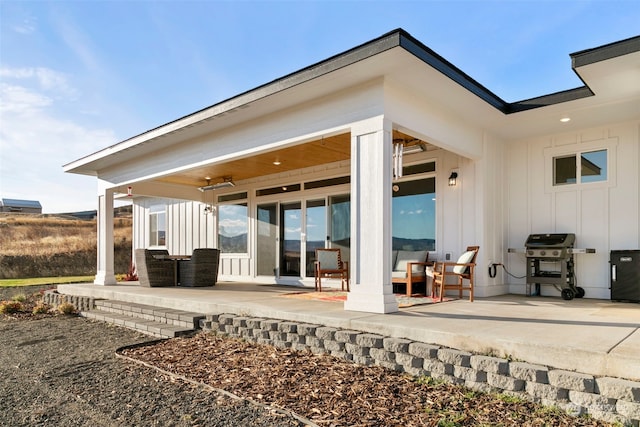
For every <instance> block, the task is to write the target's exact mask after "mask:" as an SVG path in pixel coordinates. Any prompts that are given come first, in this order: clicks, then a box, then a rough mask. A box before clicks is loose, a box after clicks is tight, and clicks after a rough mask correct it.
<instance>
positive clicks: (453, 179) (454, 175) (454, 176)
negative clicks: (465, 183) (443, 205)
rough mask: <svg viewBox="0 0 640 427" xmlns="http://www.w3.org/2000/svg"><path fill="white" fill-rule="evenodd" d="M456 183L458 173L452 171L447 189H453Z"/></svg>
mask: <svg viewBox="0 0 640 427" xmlns="http://www.w3.org/2000/svg"><path fill="white" fill-rule="evenodd" d="M457 183H458V172H456V171H453V172H451V175H449V187H455V186H456V184H457Z"/></svg>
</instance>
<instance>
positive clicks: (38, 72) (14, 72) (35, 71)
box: [0, 67, 78, 98]
mask: <svg viewBox="0 0 640 427" xmlns="http://www.w3.org/2000/svg"><path fill="white" fill-rule="evenodd" d="M0 77H2V79H3V80H5V81H6V80H8V79H11V80H17V81H21V82H22V84H27V85H29V82H30V81H31V82H35V83H37V87H38V89H41V90H44V91H46V92H51V93H52V94H54V95H61V96H65V97H69V98H74V97H76V96H77V95H78V91H77V90H76V89H75V88H73V87H72V86H71V85H70V84H69V81H68V77H67V75H66V74H64V73H61V72H58V71H55V70H51V69H49V68H44V67H32V68H6V67H3V68H0ZM25 80H26V81H27V82H26V83H25V82H24V81H25Z"/></svg>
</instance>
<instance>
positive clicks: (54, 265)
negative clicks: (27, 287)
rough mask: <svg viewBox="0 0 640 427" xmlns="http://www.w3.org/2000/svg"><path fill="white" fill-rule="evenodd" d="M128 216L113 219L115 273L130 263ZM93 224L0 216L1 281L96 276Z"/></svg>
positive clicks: (54, 218)
mask: <svg viewBox="0 0 640 427" xmlns="http://www.w3.org/2000/svg"><path fill="white" fill-rule="evenodd" d="M131 226H132V219H131V218H130V217H122V218H115V219H114V242H115V251H116V256H115V258H116V272H117V273H126V271H127V268H128V267H129V263H130V260H131ZM96 240H97V237H96V221H95V220H79V219H73V218H71V217H63V216H53V215H32V214H5V213H2V214H0V279H15V278H25V277H50V276H70V275H86V274H89V275H90V274H95V264H96V243H97V242H96Z"/></svg>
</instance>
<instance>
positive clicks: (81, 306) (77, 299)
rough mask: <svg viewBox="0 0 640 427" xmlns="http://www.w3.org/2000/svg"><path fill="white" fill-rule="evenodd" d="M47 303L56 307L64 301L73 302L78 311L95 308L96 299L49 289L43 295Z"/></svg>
mask: <svg viewBox="0 0 640 427" xmlns="http://www.w3.org/2000/svg"><path fill="white" fill-rule="evenodd" d="M42 299H43V301H44V302H45V303H46V304H49V305H50V306H52V307H54V308H56V307H58V306H59V305H60V304H62V303H65V302H67V303H71V304H73V306H74V307H75V308H76V311H89V310H91V309H93V308H95V299H94V298H91V297H83V296H78V295H62V294H59V293H58V292H56V291H47V292H45V293H44V295H43V297H42Z"/></svg>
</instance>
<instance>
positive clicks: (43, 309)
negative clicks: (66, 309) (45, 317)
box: [32, 301, 51, 314]
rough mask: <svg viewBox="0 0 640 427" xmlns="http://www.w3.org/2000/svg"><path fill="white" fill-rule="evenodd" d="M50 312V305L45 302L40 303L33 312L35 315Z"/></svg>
mask: <svg viewBox="0 0 640 427" xmlns="http://www.w3.org/2000/svg"><path fill="white" fill-rule="evenodd" d="M49 310H51V307H50V306H49V304H47V303H45V302H44V301H39V302H38V303H37V304H36V305H35V306H34V307H33V310H32V313H33V314H47V313H49Z"/></svg>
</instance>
